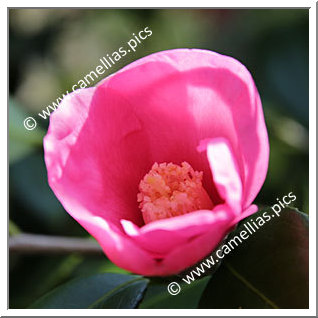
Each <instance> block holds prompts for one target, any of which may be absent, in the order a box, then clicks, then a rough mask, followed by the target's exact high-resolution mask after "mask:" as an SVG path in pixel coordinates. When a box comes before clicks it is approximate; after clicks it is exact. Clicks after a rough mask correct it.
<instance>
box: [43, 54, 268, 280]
mask: <svg viewBox="0 0 318 318" xmlns="http://www.w3.org/2000/svg"><path fill="white" fill-rule="evenodd" d="M44 149H45V161H46V166H47V170H48V179H49V184H50V186H51V188H52V189H53V191H54V193H55V194H56V196H57V197H58V199H59V200H60V201H61V203H62V204H63V206H64V208H65V209H66V211H68V213H69V214H70V215H71V216H72V217H73V218H74V219H76V220H77V221H78V222H79V223H80V224H81V225H82V226H83V227H84V228H85V229H86V230H87V231H88V232H89V233H90V234H91V235H92V236H94V237H95V238H96V240H97V241H98V242H99V244H100V245H101V247H102V248H103V251H104V252H105V254H106V255H107V256H108V257H109V259H110V260H111V261H113V262H114V263H115V264H117V265H118V266H120V267H122V268H125V269H127V270H129V271H132V272H134V273H138V274H143V275H149V276H150V275H151V276H152V275H160V276H164V275H171V274H176V273H178V272H180V271H182V270H184V269H186V268H188V267H189V266H191V265H193V264H195V263H197V262H198V261H200V260H201V259H202V258H204V257H205V256H207V255H208V254H209V253H210V252H212V251H213V249H215V247H216V246H217V245H218V244H219V243H220V242H221V241H222V239H223V238H224V237H225V236H226V234H227V233H228V232H229V231H230V230H231V229H232V228H233V226H234V225H235V224H236V223H237V222H238V221H239V220H241V219H242V218H245V217H246V216H248V215H250V214H252V213H254V212H255V211H256V210H257V207H256V206H255V205H252V201H253V200H254V198H255V197H256V195H257V194H258V192H259V190H260V188H261V186H262V184H263V182H264V180H265V176H266V173H267V167H268V157H269V145H268V137H267V131H266V127H265V123H264V117H263V111H262V105H261V101H260V98H259V95H258V92H257V89H256V87H255V85H254V82H253V79H252V77H251V75H250V73H249V72H248V71H247V69H246V68H245V67H244V66H243V65H242V64H241V63H239V62H238V61H237V60H235V59H233V58H231V57H227V56H223V55H220V54H217V53H214V52H210V51H205V50H198V49H177V50H169V51H163V52H159V53H155V54H152V55H149V56H146V57H145V58H142V59H140V60H138V61H136V62H134V63H131V64H129V65H128V66H126V67H124V68H123V69H122V70H120V71H119V72H117V73H115V74H113V75H112V76H109V77H107V78H106V79H104V80H103V81H101V82H100V83H99V84H98V85H97V87H92V88H87V89H79V90H77V91H75V92H74V93H72V94H70V95H68V96H66V97H65V98H64V100H63V101H62V102H61V104H60V106H59V108H58V109H57V110H56V111H55V112H54V114H52V116H51V119H50V127H49V130H48V133H47V135H46V137H45V139H44Z"/></svg>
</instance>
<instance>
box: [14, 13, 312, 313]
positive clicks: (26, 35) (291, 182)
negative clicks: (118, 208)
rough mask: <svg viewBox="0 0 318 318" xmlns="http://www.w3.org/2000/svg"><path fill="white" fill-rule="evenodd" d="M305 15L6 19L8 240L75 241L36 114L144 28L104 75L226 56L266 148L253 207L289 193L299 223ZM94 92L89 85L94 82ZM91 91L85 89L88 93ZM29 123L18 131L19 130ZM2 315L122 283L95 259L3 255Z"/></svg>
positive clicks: (303, 190)
mask: <svg viewBox="0 0 318 318" xmlns="http://www.w3.org/2000/svg"><path fill="white" fill-rule="evenodd" d="M308 22H309V11H308V10H302V9H297V10H296V9H258V10H255V9H236V10H234V9H231V10H227V9H222V10H216V9H211V10H207V9H204V10H202V9H200V10H194V9H191V10H184V9H182V10H177V9H176V10H169V9H152V10H137V9H136V10H133V9H129V10H128V9H125V10H118V9H116V10H108V9H103V10H89V9H86V10H82V9H81V10H76V9H10V10H9V57H10V59H9V93H10V97H9V217H10V223H9V232H10V235H15V234H17V233H20V232H21V231H22V232H27V233H38V234H50V235H63V236H83V237H87V236H88V235H87V233H86V232H85V231H84V230H83V229H82V228H81V227H80V226H79V225H78V224H77V223H76V222H75V221H74V220H73V219H72V218H71V217H69V216H68V214H67V213H66V212H65V211H64V209H63V207H62V206H61V205H60V203H59V202H58V200H57V199H56V198H55V196H54V194H53V193H52V191H51V190H50V188H49V186H48V184H47V175H46V169H45V165H44V160H43V148H42V138H43V136H44V135H45V132H46V130H47V127H48V120H38V119H39V116H38V115H37V113H38V112H40V111H41V110H43V109H45V108H46V106H48V105H50V104H51V103H52V101H55V100H56V98H57V97H59V96H61V95H62V93H64V92H65V91H66V90H69V89H70V88H71V86H72V85H73V84H74V83H76V82H77V81H78V80H79V79H82V78H83V76H85V75H86V74H87V73H89V72H90V71H91V70H93V69H95V68H96V66H97V65H98V64H99V58H100V57H102V56H106V54H107V53H108V54H111V53H112V52H113V51H115V50H118V48H119V47H121V46H123V45H125V44H126V42H127V41H128V40H129V39H130V38H132V33H137V32H138V31H140V30H143V29H144V28H145V27H146V26H148V27H149V29H151V30H152V35H151V37H149V38H147V39H146V40H144V41H143V42H142V43H141V44H139V45H138V47H137V48H136V52H135V53H129V54H127V55H126V56H125V57H123V58H122V59H121V60H120V61H119V62H117V63H116V65H114V66H113V67H112V69H110V70H108V71H106V72H105V75H103V77H104V76H107V75H109V74H111V73H113V72H114V71H116V70H118V69H120V68H121V67H123V66H124V65H127V64H129V63H130V62H132V61H134V60H136V59H138V58H140V57H143V56H146V55H148V54H151V53H154V52H157V51H162V50H166V49H173V48H182V47H187V48H202V49H209V50H213V51H216V52H219V53H222V54H225V55H230V56H232V57H234V58H236V59H238V60H239V61H241V62H242V63H243V64H244V65H245V66H246V67H247V68H248V69H249V70H250V72H251V73H252V76H253V77H254V80H255V82H256V85H257V87H258V90H259V93H260V96H261V99H262V102H263V107H264V113H265V120H266V124H267V128H268V133H269V139H270V147H271V154H270V162H269V171H268V175H267V179H266V182H265V184H264V187H263V188H262V190H261V192H260V194H259V195H258V197H257V199H256V201H255V202H256V203H257V204H259V205H265V206H269V205H272V204H273V203H275V201H276V198H281V197H282V196H283V195H285V194H287V193H289V192H291V191H292V192H293V193H294V194H295V195H296V196H297V200H296V201H295V202H294V205H295V206H296V207H297V208H299V209H300V210H301V211H303V212H305V213H308V212H309V211H308V204H309V202H308V187H309V170H308V164H309V157H308V116H309V107H308V93H309V88H308V67H309V63H308V46H309V38H308V36H309V33H308V30H309V24H308ZM96 82H97V81H96ZM96 82H95V83H96ZM28 116H34V117H35V118H36V119H37V121H38V127H37V128H36V129H35V130H33V131H28V130H26V129H25V128H24V126H23V120H24V119H25V118H26V117H28ZM9 261H10V264H9V265H10V277H9V284H10V286H9V295H10V299H9V301H10V303H9V306H10V308H26V307H27V306H29V305H30V304H31V303H32V302H33V301H34V300H36V299H37V298H38V297H39V296H41V295H43V294H44V293H46V292H47V291H49V290H51V289H52V288H53V287H55V286H57V285H59V284H61V283H63V282H65V281H67V280H69V279H70V278H72V277H76V276H78V275H84V274H91V273H95V272H100V271H103V272H116V273H124V272H125V271H124V270H122V269H119V268H118V267H116V266H115V265H113V264H112V263H111V262H110V261H108V260H107V259H106V258H105V256H90V257H87V256H85V257H84V256H82V255H78V254H70V255H21V254H16V253H10V260H9Z"/></svg>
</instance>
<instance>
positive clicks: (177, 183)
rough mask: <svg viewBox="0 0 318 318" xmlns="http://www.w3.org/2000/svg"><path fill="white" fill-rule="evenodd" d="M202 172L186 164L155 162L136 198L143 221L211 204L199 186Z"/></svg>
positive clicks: (207, 206)
mask: <svg viewBox="0 0 318 318" xmlns="http://www.w3.org/2000/svg"><path fill="white" fill-rule="evenodd" d="M202 177H203V172H198V171H194V170H193V168H192V167H191V166H190V165H189V164H188V163H187V162H183V163H182V164H181V166H179V165H175V164H173V163H168V164H167V163H161V164H158V163H155V164H154V165H153V166H152V168H151V170H150V171H149V172H148V173H147V174H146V175H145V177H144V178H143V179H142V180H141V182H140V184H139V191H140V192H139V193H138V195H137V201H138V202H140V203H139V207H140V209H141V211H142V215H143V219H144V221H145V223H146V224H147V223H149V222H153V221H156V220H160V219H166V218H171V217H175V216H179V215H183V214H186V213H189V212H192V211H196V210H201V209H212V208H213V203H212V202H211V199H210V197H209V195H208V194H207V192H206V191H205V189H204V188H203V186H202Z"/></svg>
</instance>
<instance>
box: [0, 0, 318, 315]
mask: <svg viewBox="0 0 318 318" xmlns="http://www.w3.org/2000/svg"><path fill="white" fill-rule="evenodd" d="M52 4H53V5H54V6H56V7H75V8H76V6H78V5H79V3H78V1H70V0H55V1H54V2H51V3H50V4H47V3H46V4H44V3H43V2H42V1H39V0H35V1H34V0H32V1H29V2H28V5H29V6H28V7H42V8H43V7H51V5H52ZM87 4H89V6H88V5H87ZM106 4H107V5H108V4H109V3H107V2H105V1H100V0H99V1H97V0H91V1H89V2H85V3H84V2H83V3H81V4H80V7H82V8H91V7H95V8H106V7H105V5H106ZM114 4H115V5H113V6H111V5H110V6H107V8H127V7H128V8H138V7H142V8H161V7H167V8H169V7H170V8H179V7H180V8H181V7H182V8H187V7H191V8H206V9H209V8H233V9H235V8H237V5H238V4H239V5H240V6H239V8H264V9H265V8H270V7H272V8H292V7H293V8H299V9H300V8H310V9H309V40H310V41H309V63H310V64H309V65H310V68H309V80H310V81H309V149H310V151H309V170H310V173H309V210H310V211H311V213H310V222H309V274H310V276H309V277H310V279H309V309H277V310H272V309H240V310H237V309H137V310H136V309H121V310H118V309H7V305H8V304H7V299H8V288H7V287H8V284H7V283H8V277H7V273H8V236H7V235H8V234H7V232H8V230H7V214H6V213H5V211H4V210H6V211H8V183H7V180H8V160H7V162H6V164H5V162H4V161H5V160H6V159H7V158H5V157H2V158H1V161H2V174H1V176H2V178H1V190H2V191H1V192H0V198H1V202H2V203H3V205H4V202H7V204H6V207H5V208H3V210H2V222H1V229H2V230H1V231H0V235H1V241H0V242H1V252H2V253H1V255H6V257H5V258H6V261H4V260H3V259H2V260H3V261H2V262H1V271H0V275H1V278H2V279H1V282H2V284H1V291H0V296H1V298H0V314H1V316H4V315H6V316H61V315H63V316H78V317H80V316H110V315H113V316H123V315H129V316H149V315H152V316H166V315H167V313H169V315H175V316H198V315H200V316H209V315H213V316H273V315H275V316H300V315H304V316H316V213H315V212H316V2H314V1H281V0H280V1H273V0H270V1H258V2H257V3H255V1H240V2H239V3H238V2H236V1H234V0H232V1H213V2H211V1H208V0H204V1H202V0H196V1H195V6H193V5H194V2H190V1H180V0H179V1H171V0H161V1H159V0H156V1H152V2H151V6H150V2H149V1H148V2H146V1H130V2H129V1H127V0H126V1H122V2H121V4H119V3H116V2H115V3H114ZM24 5H25V2H23V1H21V0H17V1H6V6H5V7H2V8H1V9H2V10H1V19H0V23H1V30H3V31H2V32H1V34H2V35H1V40H2V41H1V43H6V42H7V32H8V30H7V25H8V20H7V19H8V15H7V10H8V8H7V7H24ZM133 6H134V7H133ZM4 30H6V31H7V32H6V33H5V31H4ZM0 54H1V61H2V65H3V68H2V70H3V73H5V72H4V70H5V69H7V73H8V72H9V66H8V64H7V59H8V55H7V54H8V53H7V50H6V49H5V48H3V49H2V50H1V53H0ZM8 85H9V83H8V77H7V85H1V90H2V96H7V92H8ZM7 98H8V97H7ZM6 102H7V101H6ZM0 118H1V121H2V124H1V125H0V132H1V133H0V140H1V144H2V145H3V146H4V145H5V144H7V137H8V136H7V131H8V127H7V123H6V118H7V109H6V108H5V107H1V108H0ZM7 155H8V152H7ZM6 177H7V178H6ZM4 189H6V191H4ZM4 282H6V284H4Z"/></svg>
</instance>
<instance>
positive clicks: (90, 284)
mask: <svg viewBox="0 0 318 318" xmlns="http://www.w3.org/2000/svg"><path fill="white" fill-rule="evenodd" d="M147 284H148V279H146V278H143V277H141V276H136V275H122V274H110V273H107V274H97V275H92V276H88V277H82V278H78V279H74V280H72V281H70V282H68V283H66V284H65V285H62V286H59V287H57V288H56V289H54V290H53V291H51V292H50V293H48V294H46V295H45V296H43V297H42V298H40V299H39V300H38V301H36V302H35V303H34V304H33V305H32V306H31V308H45V309H63V308H64V309H84V308H135V307H136V306H137V305H138V303H139V302H140V300H141V299H142V297H143V294H144V292H145V290H146V287H147Z"/></svg>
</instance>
